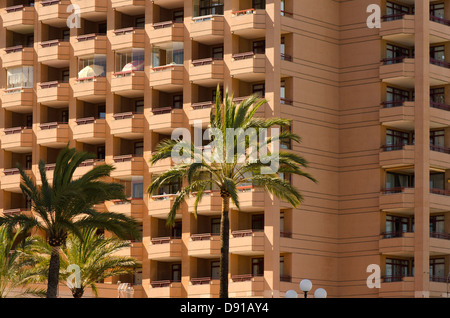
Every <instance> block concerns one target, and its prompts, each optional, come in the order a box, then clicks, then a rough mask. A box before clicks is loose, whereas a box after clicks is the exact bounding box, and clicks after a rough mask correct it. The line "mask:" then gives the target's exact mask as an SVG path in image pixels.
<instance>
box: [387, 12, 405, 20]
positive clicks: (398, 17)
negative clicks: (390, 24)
mask: <svg viewBox="0 0 450 318" xmlns="http://www.w3.org/2000/svg"><path fill="white" fill-rule="evenodd" d="M405 15H407V13H396V14H388V15H384V16H382V17H381V20H382V21H384V22H387V21H394V20H401V19H403V17H404V16H405Z"/></svg>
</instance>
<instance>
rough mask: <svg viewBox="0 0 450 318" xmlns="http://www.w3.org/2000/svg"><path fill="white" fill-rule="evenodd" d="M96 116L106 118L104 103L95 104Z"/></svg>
mask: <svg viewBox="0 0 450 318" xmlns="http://www.w3.org/2000/svg"><path fill="white" fill-rule="evenodd" d="M97 118H98V119H105V118H106V106H105V105H99V106H97Z"/></svg>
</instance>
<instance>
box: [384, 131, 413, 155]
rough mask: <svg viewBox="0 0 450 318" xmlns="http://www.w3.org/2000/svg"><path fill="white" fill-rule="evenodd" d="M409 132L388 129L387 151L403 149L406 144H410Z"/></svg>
mask: <svg viewBox="0 0 450 318" xmlns="http://www.w3.org/2000/svg"><path fill="white" fill-rule="evenodd" d="M409 143H410V142H409V134H408V133H406V132H403V131H397V130H392V129H387V130H386V146H385V147H384V148H385V150H386V151H391V150H400V149H403V146H404V145H408V144H409Z"/></svg>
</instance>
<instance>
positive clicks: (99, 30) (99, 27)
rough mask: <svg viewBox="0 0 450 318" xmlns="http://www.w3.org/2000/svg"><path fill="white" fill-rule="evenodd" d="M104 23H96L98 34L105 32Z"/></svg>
mask: <svg viewBox="0 0 450 318" xmlns="http://www.w3.org/2000/svg"><path fill="white" fill-rule="evenodd" d="M106 30H107V27H106V23H99V24H98V34H106Z"/></svg>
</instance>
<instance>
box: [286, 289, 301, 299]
mask: <svg viewBox="0 0 450 318" xmlns="http://www.w3.org/2000/svg"><path fill="white" fill-rule="evenodd" d="M284 297H285V298H298V294H297V292H296V291H295V290H292V289H291V290H288V291H287V292H286V294H285V295H284Z"/></svg>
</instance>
